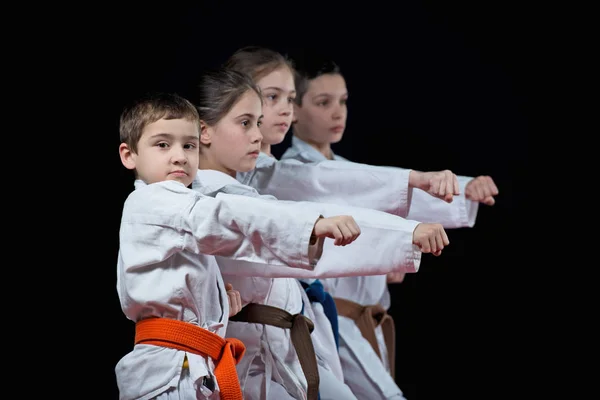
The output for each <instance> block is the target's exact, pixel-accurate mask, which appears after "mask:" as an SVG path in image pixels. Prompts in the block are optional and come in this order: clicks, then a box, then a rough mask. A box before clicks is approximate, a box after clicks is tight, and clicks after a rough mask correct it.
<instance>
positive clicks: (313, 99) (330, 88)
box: [294, 74, 348, 144]
mask: <svg viewBox="0 0 600 400" xmlns="http://www.w3.org/2000/svg"><path fill="white" fill-rule="evenodd" d="M347 100H348V89H347V88H346V81H345V80H344V77H342V75H340V74H324V75H321V76H319V77H317V78H315V79H312V80H311V81H310V83H309V85H308V90H307V91H306V93H305V94H304V97H303V98H302V106H298V105H297V104H294V117H295V120H296V122H295V126H296V127H297V131H298V132H301V133H302V136H303V137H304V138H305V139H308V140H309V141H310V142H313V143H319V144H331V143H337V142H339V141H340V140H341V139H342V136H343V134H344V130H345V129H346V118H347V117H348V109H347V106H346V102H347Z"/></svg>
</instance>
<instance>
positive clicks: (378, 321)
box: [334, 297, 396, 378]
mask: <svg viewBox="0 0 600 400" xmlns="http://www.w3.org/2000/svg"><path fill="white" fill-rule="evenodd" d="M334 300H335V306H336V307H337V310H338V315H341V316H343V317H347V318H350V319H351V320H353V321H354V322H355V323H356V326H358V329H359V330H360V333H362V335H363V337H364V338H365V339H367V341H368V342H369V343H370V344H371V347H372V348H373V350H375V353H376V354H377V355H378V356H379V358H380V359H381V352H380V351H379V345H378V344H377V337H376V336H375V328H377V327H378V326H379V325H381V330H382V331H383V338H384V340H385V345H386V347H387V353H388V362H389V364H390V375H392V378H395V375H396V329H395V327H394V319H393V318H392V316H391V315H389V314H388V313H387V312H386V311H385V309H384V308H383V307H382V306H381V305H379V304H375V305H372V306H361V305H360V304H358V303H355V302H353V301H350V300H346V299H341V298H339V297H336V298H334Z"/></svg>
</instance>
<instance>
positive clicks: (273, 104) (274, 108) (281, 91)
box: [256, 66, 296, 145]
mask: <svg viewBox="0 0 600 400" xmlns="http://www.w3.org/2000/svg"><path fill="white" fill-rule="evenodd" d="M256 84H257V86H258V87H259V88H260V90H261V92H262V95H263V114H264V118H263V121H262V125H261V126H260V131H261V132H262V135H263V142H264V143H266V144H270V145H275V144H279V143H281V142H283V139H284V138H285V134H286V133H287V132H288V131H289V129H290V126H291V125H292V117H293V111H294V108H293V103H294V99H295V98H296V86H295V85H294V76H293V75H292V72H291V71H290V69H289V68H288V67H286V66H283V67H281V68H279V69H276V70H275V71H273V72H271V73H270V74H268V75H265V76H264V77H262V78H261V79H259V80H258V81H257V82H256Z"/></svg>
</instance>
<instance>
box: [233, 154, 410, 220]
mask: <svg viewBox="0 0 600 400" xmlns="http://www.w3.org/2000/svg"><path fill="white" fill-rule="evenodd" d="M409 173H410V170H403V169H390V168H387V167H379V166H373V165H367V164H359V163H354V162H350V161H331V160H327V161H319V162H312V163H302V162H300V161H297V160H294V159H285V160H279V161H273V162H271V163H263V164H261V165H257V167H256V168H255V169H254V170H253V171H252V172H251V173H247V174H244V175H243V180H242V183H244V184H246V185H249V186H252V187H254V188H255V189H256V190H258V192H259V193H261V194H270V195H273V196H275V197H277V198H278V199H279V200H295V201H314V202H324V203H335V204H346V205H351V206H357V207H365V208H372V209H375V210H379V211H385V212H388V213H391V214H394V215H399V216H401V217H405V216H406V215H407V213H408V199H409V188H408V176H409Z"/></svg>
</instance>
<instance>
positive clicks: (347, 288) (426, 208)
mask: <svg viewBox="0 0 600 400" xmlns="http://www.w3.org/2000/svg"><path fill="white" fill-rule="evenodd" d="M332 155H333V159H334V160H335V161H344V162H350V161H349V160H347V159H345V158H344V157H341V156H339V155H337V154H332ZM282 160H295V161H299V162H302V163H305V164H307V165H318V163H320V162H323V161H327V159H326V158H325V156H324V155H323V154H321V153H320V152H318V151H317V150H316V149H315V148H313V147H312V146H310V145H309V144H308V143H306V142H304V141H303V140H301V139H299V138H298V137H296V136H292V144H291V146H290V147H289V148H288V149H287V150H286V151H285V152H284V154H283V155H282ZM366 167H367V168H369V170H370V168H371V166H366ZM381 168H387V169H389V170H391V171H394V170H401V169H400V168H395V167H381ZM457 178H458V181H459V186H460V190H461V193H464V187H465V186H466V184H467V183H468V182H469V181H470V180H471V179H473V178H471V177H461V176H459V177H457ZM339 196H340V197H341V198H344V197H346V196H348V194H347V193H345V192H340V193H339ZM328 201H329V198H328ZM478 204H479V203H478V202H473V201H470V200H466V199H465V197H464V196H463V195H460V196H455V197H454V200H453V202H452V203H450V204H448V203H446V202H444V201H442V200H440V199H436V198H434V197H432V196H430V195H429V194H427V193H425V192H423V191H422V190H418V189H417V190H414V191H412V198H411V199H410V207H409V212H408V215H407V218H410V219H417V220H420V221H424V222H438V223H442V224H443V225H444V227H445V228H456V227H462V226H473V225H474V223H475V217H476V214H477V210H478ZM350 260H351V259H350ZM321 281H322V283H323V286H324V288H325V290H327V291H328V292H329V293H330V294H331V295H332V296H334V297H339V298H344V299H347V300H350V301H353V302H355V303H358V304H361V305H363V306H367V305H373V304H378V303H379V304H381V305H382V306H383V307H384V308H385V309H386V310H387V309H389V307H390V294H389V290H388V286H387V282H386V276H385V275H380V276H362V277H358V276H357V277H343V278H329V279H322V280H321ZM338 323H339V328H338V329H339V335H340V358H341V360H340V361H341V363H342V367H343V370H344V375H345V378H346V380H347V383H348V384H349V386H350V387H351V388H352V390H353V391H354V392H355V394H356V395H357V397H359V398H368V399H389V398H398V399H402V398H403V396H402V392H401V391H400V389H399V388H398V386H397V385H396V383H395V382H394V380H393V379H392V378H391V376H390V375H389V374H385V371H387V372H388V373H389V371H390V365H389V363H388V356H387V347H386V345H385V341H384V337H383V332H382V330H381V327H377V329H376V331H375V334H376V337H377V341H378V344H379V351H380V353H381V359H379V357H377V354H376V353H375V352H374V351H373V350H372V349H371V347H370V345H369V343H368V342H367V340H366V339H364V338H363V336H362V334H361V333H360V330H359V329H358V327H357V326H356V324H355V323H354V321H352V320H351V319H349V318H346V317H343V316H339V318H338ZM330 362H332V361H330ZM384 369H385V371H384ZM361 377H363V382H362V383H361ZM367 382H368V383H369V384H366V383H367Z"/></svg>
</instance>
